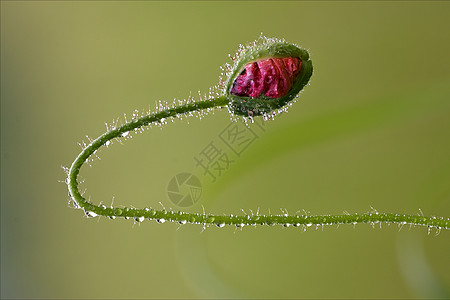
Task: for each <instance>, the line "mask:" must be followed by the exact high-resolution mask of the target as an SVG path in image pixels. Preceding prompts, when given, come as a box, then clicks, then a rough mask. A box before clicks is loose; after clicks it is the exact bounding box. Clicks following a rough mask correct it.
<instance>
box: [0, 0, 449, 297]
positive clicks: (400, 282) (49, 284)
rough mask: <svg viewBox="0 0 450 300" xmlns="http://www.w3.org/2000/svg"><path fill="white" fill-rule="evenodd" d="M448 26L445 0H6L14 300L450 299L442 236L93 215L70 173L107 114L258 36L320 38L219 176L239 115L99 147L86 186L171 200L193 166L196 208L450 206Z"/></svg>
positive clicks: (164, 96) (6, 177)
mask: <svg viewBox="0 0 450 300" xmlns="http://www.w3.org/2000/svg"><path fill="white" fill-rule="evenodd" d="M449 28H450V3H449V2H441V1H438V2H431V1H426V2H417V1H412V2H407V1H402V2H385V1H380V2H377V1H361V2H356V1H355V2H334V1H332V2H326V1H320V2H302V1H299V2H295V1H287V2H282V1H277V2H270V1H263V2H257V1H250V2H235V1H230V2H206V1H205V2H203V1H200V2H177V1H170V2H157V1H149V2H147V1H134V2H126V1H112V2H107V1H96V2H87V1H78V2H77V1H70V2H63V1H45V2H44V1H42V2H40V1H33V2H28V1H19V2H14V1H2V2H1V297H2V298H199V297H200V298H354V297H357V298H448V297H449V295H450V272H449V270H450V258H449V253H450V232H448V231H441V232H440V233H439V234H438V235H437V236H436V233H437V232H436V231H435V230H432V231H431V232H430V233H429V234H428V232H427V229H426V228H412V229H410V228H409V227H403V228H399V227H398V226H396V225H391V226H388V225H382V228H381V229H380V228H379V226H375V228H372V227H371V226H370V225H357V226H355V227H353V226H340V227H337V226H332V227H326V228H323V230H322V228H318V229H317V230H316V229H315V228H308V230H307V231H306V232H304V231H303V230H302V229H301V228H292V227H291V228H282V227H280V226H276V227H257V228H253V227H247V228H243V229H242V230H236V229H235V228H222V229H219V228H216V227H209V228H206V230H202V227H201V226H197V225H195V226H194V225H185V226H182V227H180V226H179V225H177V224H172V223H165V224H163V225H159V224H157V223H156V222H154V221H145V222H143V223H141V224H134V222H133V221H132V220H115V221H111V220H109V219H106V218H91V219H87V218H86V217H84V215H83V213H82V211H80V210H75V209H73V208H71V206H70V205H68V196H67V187H66V185H65V184H64V183H63V181H64V178H65V174H64V172H63V169H62V166H66V167H68V166H70V164H71V162H72V161H73V159H74V158H75V157H76V155H77V154H78V153H79V151H80V147H79V146H78V145H77V143H79V142H81V141H82V140H87V139H86V135H89V137H92V138H95V137H97V136H98V135H100V134H102V133H103V132H104V130H105V126H104V124H105V122H106V123H108V124H110V123H111V122H113V120H114V119H117V118H119V119H120V120H123V119H124V117H123V114H124V113H126V114H127V116H130V115H131V114H132V113H133V111H134V110H135V109H137V110H139V111H145V110H147V109H148V108H149V106H150V107H151V108H153V107H154V106H155V101H157V100H168V101H172V99H174V98H178V99H184V98H186V97H187V96H188V95H189V94H190V92H192V94H193V95H195V94H197V91H198V90H200V91H203V92H207V91H208V88H209V87H210V86H212V85H215V84H216V83H217V80H218V79H217V78H218V75H219V74H220V70H219V66H220V65H222V64H224V63H226V62H229V61H230V60H229V58H228V54H230V53H233V52H234V51H235V50H236V49H237V47H238V45H239V44H240V43H247V42H250V41H252V40H254V39H256V38H257V37H258V36H259V35H260V33H261V32H263V33H264V34H265V35H267V36H270V37H272V36H274V37H280V38H285V39H286V40H287V41H289V42H293V43H297V44H299V45H300V46H302V47H305V48H306V49H308V50H309V51H310V54H311V58H312V61H313V65H314V68H315V72H314V75H313V77H312V79H311V85H310V86H308V87H306V88H305V90H304V93H303V94H302V96H301V97H300V99H299V101H298V102H297V103H295V104H294V105H293V107H292V108H291V109H290V110H289V112H288V113H285V114H281V115H280V116H278V117H277V118H276V119H275V120H274V121H270V122H267V123H265V131H264V132H260V133H259V134H258V138H257V139H256V140H255V141H254V142H253V143H252V144H251V145H250V146H249V147H248V148H247V149H246V150H245V152H243V153H242V155H241V156H240V157H235V162H234V163H233V164H232V165H230V167H229V168H228V170H226V171H225V172H223V173H222V174H221V175H220V176H219V177H218V178H217V180H216V181H215V182H211V180H210V178H208V177H206V176H204V177H202V176H200V175H202V174H201V172H199V170H198V169H196V168H195V161H194V157H196V156H198V155H199V153H200V152H201V151H202V150H203V149H204V148H205V146H207V145H208V144H209V143H210V142H211V141H216V140H217V138H218V136H219V134H220V133H221V132H222V131H223V130H224V128H226V127H227V126H228V124H229V123H230V118H229V115H228V112H227V111H226V110H221V111H216V112H215V114H214V115H209V116H206V117H205V118H204V119H202V120H199V119H197V118H195V117H191V118H189V119H188V120H183V121H179V122H175V123H173V124H170V125H168V126H166V127H165V128H164V129H162V130H160V129H158V128H153V129H152V130H150V131H146V132H145V133H143V134H139V135H135V136H134V137H133V139H131V140H128V141H125V142H124V143H123V145H121V144H119V143H115V144H113V145H111V146H110V147H109V149H108V150H105V149H102V150H101V151H100V152H99V156H100V158H101V160H97V161H94V162H93V164H92V168H89V167H88V166H84V167H83V168H82V170H81V175H82V177H83V178H84V179H85V183H84V184H83V185H82V187H83V189H86V195H87V196H89V197H91V200H92V201H93V202H95V203H100V202H102V203H104V204H106V205H110V204H111V201H112V199H113V198H114V204H115V205H128V206H130V205H132V206H135V207H142V206H154V207H161V205H163V206H165V207H166V208H173V209H175V210H177V209H178V207H176V206H175V205H174V204H173V203H171V202H170V200H169V199H168V197H167V190H166V189H167V184H168V182H169V180H170V179H171V178H172V177H173V176H174V175H175V174H178V173H180V172H194V173H195V172H196V174H199V176H200V180H201V184H202V188H203V191H202V196H201V198H200V200H199V201H198V202H197V203H196V204H195V205H193V206H191V207H188V208H185V210H186V211H190V212H201V211H202V210H203V209H205V211H207V212H211V213H217V214H223V213H226V214H229V213H233V214H242V211H241V209H242V210H243V211H244V212H245V213H251V211H253V212H256V210H257V209H258V208H259V209H260V212H261V213H268V211H269V210H270V211H271V212H272V213H281V211H280V209H286V210H287V211H289V213H295V212H296V211H299V210H300V211H301V212H302V210H303V209H304V210H306V211H309V212H311V213H312V214H340V213H343V212H344V211H347V212H350V213H353V212H367V211H369V210H371V207H373V208H375V209H377V210H378V211H383V212H384V211H386V212H404V213H410V214H418V213H420V210H421V211H423V213H424V214H426V215H436V216H446V217H449V216H450V187H449V183H450V155H449V153H450V122H449V121H450V55H449V53H450V39H449ZM188 123H189V124H188ZM255 130H256V129H255ZM230 155H231V154H230ZM158 202H161V204H159V203H158Z"/></svg>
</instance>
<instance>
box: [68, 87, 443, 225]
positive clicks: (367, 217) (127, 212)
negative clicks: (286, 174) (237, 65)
mask: <svg viewBox="0 0 450 300" xmlns="http://www.w3.org/2000/svg"><path fill="white" fill-rule="evenodd" d="M227 104H228V99H227V98H226V97H225V96H220V97H218V98H213V99H209V100H205V101H199V102H192V103H188V104H184V105H180V106H176V107H173V108H168V109H165V110H162V111H160V112H157V113H153V114H149V115H146V116H143V117H140V118H137V119H133V120H131V121H129V122H127V123H125V124H123V125H121V126H119V127H117V128H113V129H111V130H109V131H107V132H105V133H104V134H102V135H101V136H99V137H98V138H96V139H95V140H93V141H92V142H91V143H90V144H89V145H88V146H87V147H86V148H85V149H84V150H83V151H82V152H81V153H80V154H79V155H78V157H77V158H76V159H75V161H74V162H73V163H72V166H71V167H70V169H69V174H68V181H67V184H68V187H69V192H70V196H71V199H72V200H73V203H74V205H75V206H76V207H77V208H80V209H83V210H84V211H85V213H86V215H87V216H90V217H95V216H107V217H110V218H112V219H114V218H116V217H123V218H126V219H128V218H133V219H135V220H136V221H138V222H142V221H144V220H145V219H154V220H157V221H158V222H161V223H162V222H165V221H172V222H179V223H180V224H186V223H192V224H203V225H204V226H206V225H211V224H214V225H217V226H219V227H223V226H225V225H234V226H238V227H243V226H245V225H284V226H290V225H292V226H303V227H304V228H306V227H309V226H313V225H314V226H323V225H337V224H358V223H370V224H375V223H388V224H389V223H395V224H399V225H420V226H427V227H429V228H436V229H438V230H439V229H450V219H448V218H447V219H445V218H438V217H424V216H419V215H417V216H414V215H407V214H393V213H378V212H370V213H364V214H344V215H318V216H308V215H288V214H282V215H259V214H256V215H253V214H252V215H241V216H234V215H229V216H225V215H223V216H219V215H211V214H198V213H185V212H182V211H178V212H175V211H171V210H170V211H167V210H155V209H153V208H144V209H136V208H128V207H124V208H118V207H112V206H111V207H106V206H105V205H95V204H92V203H90V202H89V201H87V200H86V199H85V198H83V196H82V195H81V194H80V192H79V190H78V181H77V178H78V174H79V172H80V168H81V166H82V165H83V164H84V163H85V162H86V161H87V160H88V158H89V157H90V156H91V155H92V154H94V153H95V152H96V151H97V150H98V149H99V148H100V147H101V146H103V145H105V144H107V142H108V141H110V140H112V139H114V138H119V137H121V136H123V135H124V134H126V133H127V132H129V131H132V130H136V129H138V128H141V127H143V126H147V125H150V124H151V123H157V122H161V121H162V120H163V119H164V118H170V117H175V116H177V115H183V114H186V113H189V112H193V111H201V110H204V109H210V108H214V107H224V106H226V105H227Z"/></svg>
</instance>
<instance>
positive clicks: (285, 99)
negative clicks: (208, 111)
mask: <svg viewBox="0 0 450 300" xmlns="http://www.w3.org/2000/svg"><path fill="white" fill-rule="evenodd" d="M234 61H235V63H234V65H233V66H229V69H228V73H227V80H226V82H225V88H226V91H225V93H226V95H227V97H228V99H229V100H230V102H229V104H228V108H229V110H230V112H231V113H233V114H234V115H242V116H257V115H267V114H269V113H273V112H274V111H275V110H277V109H280V108H282V107H284V106H285V105H286V104H288V103H289V102H290V101H292V100H293V99H295V98H296V97H297V96H298V93H299V92H300V91H301V90H302V89H303V87H304V86H305V85H306V84H307V83H308V81H309V78H310V77H311V75H312V72H313V67H312V62H311V60H309V54H308V52H307V51H306V50H304V49H301V48H299V47H297V46H296V45H293V44H289V43H287V42H285V41H284V40H278V39H269V38H265V37H261V38H260V40H258V41H256V42H254V43H252V44H250V45H248V46H246V47H241V49H240V51H239V52H238V53H237V54H236V56H235V58H234Z"/></svg>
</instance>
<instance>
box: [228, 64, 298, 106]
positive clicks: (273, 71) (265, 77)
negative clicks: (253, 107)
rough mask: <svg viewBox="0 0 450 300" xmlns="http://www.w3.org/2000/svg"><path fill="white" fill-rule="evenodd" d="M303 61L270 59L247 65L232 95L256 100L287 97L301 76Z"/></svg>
mask: <svg viewBox="0 0 450 300" xmlns="http://www.w3.org/2000/svg"><path fill="white" fill-rule="evenodd" d="M301 68H302V61H301V59H300V58H297V57H284V58H270V59H263V60H258V61H256V62H252V63H249V64H247V65H246V66H245V67H244V70H243V71H242V73H241V74H240V75H239V76H238V77H237V78H236V80H235V81H234V82H233V87H232V88H231V91H230V94H232V95H236V96H244V97H253V98H256V97H258V96H260V95H261V94H264V95H266V96H267V97H270V98H280V97H283V96H285V95H286V94H287V93H288V92H289V90H290V89H291V87H292V84H293V83H294V80H295V78H296V77H297V75H298V74H300V70H301Z"/></svg>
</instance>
